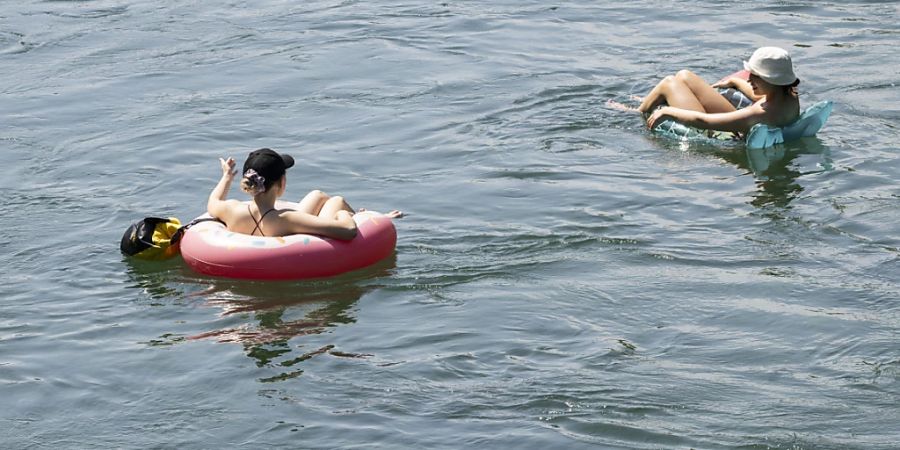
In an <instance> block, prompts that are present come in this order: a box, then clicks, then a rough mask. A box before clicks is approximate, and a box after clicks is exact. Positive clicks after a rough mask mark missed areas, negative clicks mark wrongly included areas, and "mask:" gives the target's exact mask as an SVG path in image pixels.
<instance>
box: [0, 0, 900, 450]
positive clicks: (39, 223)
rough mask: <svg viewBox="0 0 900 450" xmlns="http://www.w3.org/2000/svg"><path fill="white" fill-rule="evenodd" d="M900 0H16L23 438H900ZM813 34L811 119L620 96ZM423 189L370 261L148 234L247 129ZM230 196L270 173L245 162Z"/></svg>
mask: <svg viewBox="0 0 900 450" xmlns="http://www.w3.org/2000/svg"><path fill="white" fill-rule="evenodd" d="M898 17H900V16H898V7H897V3H896V2H885V1H881V2H879V1H853V2H818V1H817V2H813V1H787V2H785V1H774V0H764V1H760V2H753V3H748V4H746V5H744V4H742V3H734V2H718V1H710V0H708V1H692V2H675V1H637V2H629V3H627V4H622V3H621V2H588V1H576V2H566V3H559V4H548V3H537V2H512V1H497V2H490V3H488V2H445V3H427V2H418V3H417V2H405V3H391V2H375V3H372V2H356V1H312V2H301V3H298V2H287V1H279V0H260V1H255V2H227V3H226V4H221V5H205V4H199V3H197V4H195V3H192V2H177V1H162V2H151V3H148V2H136V1H133V0H118V1H112V0H91V1H38V2H28V3H27V4H26V3H22V2H6V3H3V4H2V5H0V61H2V63H0V92H2V94H3V98H4V101H3V102H2V103H0V117H3V120H2V122H0V148H2V154H3V156H4V160H5V172H4V174H5V176H3V177H0V189H2V192H3V194H4V198H5V201H4V202H3V203H2V204H0V254H2V255H3V260H4V262H3V266H4V274H5V276H4V277H3V281H0V298H2V299H3V300H2V302H0V396H2V398H3V399H4V405H5V407H4V408H2V410H3V412H2V413H0V442H3V445H2V446H3V447H9V448H54V449H55V448H238V447H244V448H266V447H275V448H297V447H302V448H336V447H369V446H376V445H379V446H383V447H387V448H410V447H415V448H460V447H475V446H484V447H488V448H496V447H500V448H508V447H514V448H582V447H583V448H587V447H599V448H654V449H655V448H752V449H766V448H774V449H800V448H816V449H822V448H826V449H827V448H834V449H848V448H867V449H868V448H884V449H888V448H896V446H897V442H898V440H900V430H898V428H897V423H900V408H898V407H897V404H898V400H900V353H898V350H897V345H896V343H897V340H898V330H900V308H898V301H900V288H898V286H900V283H898V281H900V276H898V273H900V271H898V267H900V261H898V259H900V255H898V249H900V242H898V236H900V227H898V223H900V214H898V210H900V209H898V208H897V205H898V196H900V190H898V188H897V184H896V174H897V173H898V172H900V157H898V156H897V155H898V143H900V138H898V133H897V125H896V124H897V123H898V119H900V109H898V106H897V105H900V89H898V87H897V84H898V82H900V72H898V70H897V67H900V53H898V51H897V45H896V44H897V39H898V36H900V27H898V23H900V20H898ZM763 45H778V46H782V47H785V48H788V49H789V50H790V51H791V52H792V54H793V56H794V60H795V63H796V65H797V70H796V71H797V73H798V75H799V76H800V77H801V79H802V84H801V85H800V88H801V92H802V97H801V101H802V103H803V104H804V105H808V104H812V103H814V102H816V101H820V100H832V101H834V102H835V111H834V114H833V116H832V117H831V119H830V120H829V122H828V124H827V126H826V128H825V129H824V130H823V131H822V132H821V133H820V134H819V136H818V137H817V138H813V139H807V140H804V141H802V142H797V143H792V144H790V145H787V146H782V147H779V148H777V149H773V150H767V151H748V150H747V149H745V148H743V146H741V145H729V146H713V145H709V144H703V143H681V142H676V141H667V140H662V139H659V138H657V137H654V136H652V135H651V134H649V133H648V132H647V131H646V130H645V129H644V128H643V125H642V123H641V122H640V120H639V119H638V118H637V117H635V116H632V115H628V114H623V113H621V112H619V111H614V110H610V109H608V108H606V107H605V106H604V105H605V102H606V101H607V100H609V99H615V100H618V101H627V99H628V98H629V95H635V94H637V95H640V94H643V93H645V92H646V91H647V90H649V89H650V88H651V87H652V86H653V84H654V83H655V82H656V81H658V80H659V79H660V78H661V77H663V76H665V75H668V74H672V73H674V72H676V71H677V70H679V69H682V68H690V69H692V70H694V71H695V72H696V73H698V74H700V75H701V76H703V77H705V78H706V79H708V80H713V79H717V78H719V77H721V76H722V75H724V74H727V73H731V72H733V71H734V70H735V69H737V68H739V67H740V62H741V61H742V60H743V59H747V58H748V57H749V55H750V54H751V53H752V51H753V49H754V48H755V47H758V46H763ZM264 146H265V147H272V148H275V149H278V150H279V151H284V152H287V153H290V154H293V155H294V156H295V157H296V158H297V160H298V165H297V167H296V168H295V169H292V170H291V172H290V173H289V177H288V197H289V198H300V197H302V195H303V194H305V193H306V192H307V191H308V190H310V189H314V188H316V189H322V190H324V191H326V192H329V193H333V194H341V195H344V196H345V197H346V198H348V199H349V200H350V201H351V202H352V203H353V204H354V205H356V206H363V207H366V208H369V209H375V210H382V211H386V210H389V209H392V208H399V209H402V210H404V211H405V212H407V214H408V216H407V217H406V218H405V219H403V220H401V221H399V222H398V223H397V226H398V231H399V235H400V240H399V243H398V247H397V254H396V257H395V258H391V259H389V260H387V261H384V262H382V263H381V264H379V265H377V266H375V267H372V268H370V269H367V270H364V271H360V272H357V273H353V274H348V275H345V276H342V277H338V278H335V279H328V280H317V281H311V282H280V283H261V282H246V281H232V280H224V279H217V278H210V277H206V276H202V275H198V274H195V273H193V272H191V271H190V270H189V269H188V268H187V267H186V266H184V264H183V263H182V262H181V261H180V260H173V261H169V262H166V263H162V264H159V263H146V262H136V261H130V260H126V259H124V258H123V257H122V256H121V255H120V254H119V252H118V249H117V243H118V240H119V238H120V236H121V233H122V231H124V229H125V228H126V227H127V226H128V224H129V223H131V222H132V221H133V220H136V219H137V218H140V217H143V216H147V215H160V214H162V215H172V216H176V217H179V218H181V219H182V220H189V219H191V218H193V217H194V216H197V215H199V214H200V213H202V212H203V207H204V205H205V200H206V197H207V195H208V194H209V191H210V190H211V189H212V187H213V185H214V184H215V182H216V180H217V179H218V176H219V173H220V170H219V168H218V158H219V157H220V156H227V155H231V156H234V157H236V158H238V159H240V160H242V159H243V157H244V156H245V155H246V153H247V152H248V151H250V150H252V149H255V148H258V147H264ZM233 195H234V196H235V197H236V198H240V197H239V196H241V195H243V194H241V193H240V192H237V191H234V192H233Z"/></svg>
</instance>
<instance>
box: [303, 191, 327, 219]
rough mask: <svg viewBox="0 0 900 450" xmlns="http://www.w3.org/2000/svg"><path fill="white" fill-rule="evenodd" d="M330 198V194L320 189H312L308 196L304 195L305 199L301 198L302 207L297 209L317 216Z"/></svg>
mask: <svg viewBox="0 0 900 450" xmlns="http://www.w3.org/2000/svg"><path fill="white" fill-rule="evenodd" d="M329 198H330V197H329V196H328V194H326V193H324V192H322V191H320V190H318V189H316V190H314V191H310V193H309V194H306V197H303V200H300V207H299V208H297V210H298V211H302V212H305V213H307V214H312V215H314V216H317V215H319V211H321V210H322V206H324V205H325V202H326V201H328V199H329Z"/></svg>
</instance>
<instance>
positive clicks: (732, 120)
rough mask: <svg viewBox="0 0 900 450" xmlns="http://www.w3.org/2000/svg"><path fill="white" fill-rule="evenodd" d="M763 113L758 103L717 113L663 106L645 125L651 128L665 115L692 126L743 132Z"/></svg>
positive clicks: (761, 116) (756, 121)
mask: <svg viewBox="0 0 900 450" xmlns="http://www.w3.org/2000/svg"><path fill="white" fill-rule="evenodd" d="M764 115H765V110H763V109H762V106H760V104H759V103H757V104H754V105H751V106H748V107H746V108H744V109H739V110H737V111H732V112H727V113H717V114H709V113H705V112H698V111H692V110H689V109H681V108H673V107H671V106H664V107H662V108H659V109H657V110H656V111H654V112H653V114H651V115H650V117H648V118H647V126H648V127H650V129H651V130H652V129H653V127H655V126H656V125H658V124H659V122H661V121H662V120H663V119H664V118H665V117H671V118H672V119H675V120H676V121H677V122H680V123H683V124H685V125H688V126H691V127H694V128H701V129H704V130H718V131H731V132H737V133H745V132H747V131H748V130H750V128H751V127H752V126H753V125H756V124H757V123H759V122H761V121H762V118H763V116H764Z"/></svg>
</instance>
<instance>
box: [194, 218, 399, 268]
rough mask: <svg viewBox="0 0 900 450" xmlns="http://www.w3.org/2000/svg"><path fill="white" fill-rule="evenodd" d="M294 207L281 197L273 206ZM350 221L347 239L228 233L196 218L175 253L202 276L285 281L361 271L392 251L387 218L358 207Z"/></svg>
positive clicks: (393, 235) (394, 237) (214, 223)
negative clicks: (351, 231) (353, 231)
mask: <svg viewBox="0 0 900 450" xmlns="http://www.w3.org/2000/svg"><path fill="white" fill-rule="evenodd" d="M297 206H299V205H297V204H296V203H290V202H282V201H279V202H277V204H276V207H278V208H293V207H297ZM202 217H208V216H207V215H204V216H202ZM353 220H355V221H356V226H357V227H358V229H359V234H357V236H356V237H355V238H354V239H353V240H352V241H340V240H337V239H331V238H323V237H319V236H314V235H309V234H293V235H290V236H284V237H262V236H250V235H247V234H241V233H234V232H231V231H228V230H226V229H225V226H224V225H223V224H222V223H221V222H217V221H205V222H200V223H198V224H196V225H194V226H192V227H191V228H188V230H187V231H186V232H185V233H184V237H183V238H182V240H181V255H182V256H184V261H185V262H186V263H187V264H188V265H189V266H190V267H191V268H192V269H194V270H196V271H197V272H200V273H203V274H207V275H215V276H221V277H229V278H247V279H259V280H288V279H300V278H319V277H328V276H332V275H338V274H341V273H344V272H349V271H351V270H356V269H361V268H363V267H366V266H369V265H372V264H374V263H376V262H378V261H381V260H382V259H384V258H386V257H388V256H390V255H391V254H392V253H393V252H394V247H395V246H396V244H397V230H396V229H395V228H394V224H393V222H391V219H390V218H389V217H387V216H384V215H382V214H380V213H376V212H373V211H363V212H360V213H357V214H356V215H354V216H353Z"/></svg>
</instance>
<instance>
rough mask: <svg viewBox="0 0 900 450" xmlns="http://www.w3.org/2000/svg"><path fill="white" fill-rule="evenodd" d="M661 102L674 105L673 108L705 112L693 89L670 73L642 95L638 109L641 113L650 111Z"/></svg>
mask: <svg viewBox="0 0 900 450" xmlns="http://www.w3.org/2000/svg"><path fill="white" fill-rule="evenodd" d="M663 102H665V103H667V104H668V105H669V106H674V107H675V108H681V109H690V110H692V111H700V112H706V109H705V108H704V107H703V104H702V103H700V100H699V99H697V96H696V95H694V91H692V90H691V88H690V87H689V86H688V85H687V84H685V82H684V81H682V80H679V79H678V78H677V77H675V76H671V75H670V76H667V77H665V78H663V79H662V81H660V82H659V84H657V85H656V87H654V88H653V90H651V91H650V93H649V94H647V96H646V97H644V101H643V102H641V106H639V107H638V111H640V112H642V113H647V112H651V111H653V110H654V109H656V107H657V106H659V105H660V104H662V103H663Z"/></svg>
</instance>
